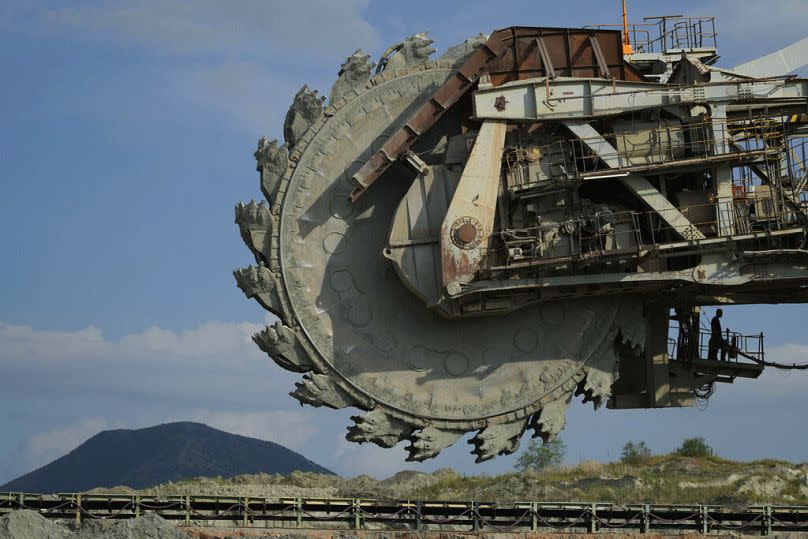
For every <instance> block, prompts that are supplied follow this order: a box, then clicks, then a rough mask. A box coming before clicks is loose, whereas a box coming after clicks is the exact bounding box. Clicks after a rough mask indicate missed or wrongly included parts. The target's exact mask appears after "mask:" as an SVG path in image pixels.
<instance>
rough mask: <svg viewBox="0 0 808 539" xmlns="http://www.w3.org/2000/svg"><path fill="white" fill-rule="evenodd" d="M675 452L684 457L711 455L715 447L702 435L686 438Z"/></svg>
mask: <svg viewBox="0 0 808 539" xmlns="http://www.w3.org/2000/svg"><path fill="white" fill-rule="evenodd" d="M675 453H676V454H677V455H681V456H683V457H709V456H710V455H712V454H713V448H712V447H710V446H709V445H708V444H707V442H706V441H705V440H704V438H702V437H701V436H697V437H696V438H685V440H684V441H683V442H682V445H680V446H679V447H678V448H677V449H676V451H675Z"/></svg>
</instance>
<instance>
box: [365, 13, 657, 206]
mask: <svg viewBox="0 0 808 539" xmlns="http://www.w3.org/2000/svg"><path fill="white" fill-rule="evenodd" d="M622 47H623V45H622V39H621V37H620V32H616V31H613V30H587V29H573V28H535V27H521V26H513V27H510V28H504V29H502V30H497V31H495V32H494V33H493V34H491V37H490V38H489V39H488V41H486V42H485V43H484V44H483V45H482V46H481V47H479V48H478V49H477V51H476V52H474V54H472V55H471V57H470V58H469V59H468V60H466V62H465V63H464V64H463V65H461V66H460V68H459V69H458V70H457V71H456V72H455V73H454V74H453V76H452V77H451V78H450V79H449V80H448V81H446V83H444V84H443V86H441V87H440V88H439V89H438V90H437V91H436V92H435V94H434V95H433V96H432V97H431V98H430V99H429V101H427V102H426V103H424V105H423V106H422V107H421V108H420V109H418V111H416V112H415V113H414V114H413V115H412V116H411V117H410V119H409V120H407V122H406V123H405V124H404V125H403V126H402V127H401V129H399V130H398V131H396V132H395V133H394V134H393V135H392V136H391V137H390V138H389V139H388V140H387V142H386V143H385V144H384V145H383V146H382V147H381V148H380V149H379V150H378V151H376V152H375V153H374V154H373V155H372V156H371V157H370V159H369V160H368V161H367V162H366V163H365V164H364V165H363V166H362V168H360V169H359V170H358V171H357V172H356V173H355V174H354V175H353V180H354V181H355V182H356V183H357V184H358V185H357V186H356V188H355V189H354V190H353V191H352V192H351V195H350V197H349V198H350V200H351V202H356V201H357V200H358V199H359V197H361V196H362V195H363V194H364V192H365V191H367V190H368V188H369V187H370V186H371V185H373V184H374V183H375V182H376V180H378V179H379V177H381V175H382V174H384V172H385V171H386V170H387V169H389V168H390V166H392V164H393V163H395V162H396V160H397V159H398V158H399V157H401V155H402V154H404V152H406V151H407V150H408V149H409V148H410V147H411V146H412V145H413V143H414V142H415V141H416V140H418V138H419V137H421V136H422V135H423V134H424V133H426V132H427V131H428V130H429V128H431V127H432V126H433V125H435V122H437V121H438V120H439V119H440V118H441V117H442V116H443V114H444V113H445V112H446V110H448V109H449V107H451V106H452V105H454V104H455V103H457V101H458V100H459V99H460V98H461V97H462V96H463V94H465V93H466V92H467V91H468V90H470V89H471V88H472V87H473V86H474V85H475V84H476V83H477V81H478V80H479V79H480V76H481V75H482V74H483V73H487V74H488V75H489V76H490V80H491V83H492V84H493V85H494V86H498V85H500V84H504V83H506V82H510V81H513V80H523V79H530V78H536V77H545V76H557V75H560V76H565V77H614V78H617V79H620V80H631V81H642V80H645V78H644V77H643V76H642V75H641V74H640V73H639V72H638V71H637V70H636V69H634V68H633V67H631V66H630V65H629V64H627V63H626V62H625V61H624V60H623V50H622ZM503 106H504V104H503Z"/></svg>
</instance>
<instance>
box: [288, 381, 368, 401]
mask: <svg viewBox="0 0 808 539" xmlns="http://www.w3.org/2000/svg"><path fill="white" fill-rule="evenodd" d="M289 394H290V395H291V396H293V397H294V398H296V399H297V400H299V401H300V404H304V403H305V404H311V405H312V406H315V407H320V406H328V407H329V408H335V409H339V408H347V407H348V406H355V405H356V404H357V403H356V402H354V401H353V400H352V399H351V397H350V395H348V393H346V392H345V390H343V389H342V388H340V387H338V386H337V385H336V384H334V382H333V381H332V380H331V378H330V377H329V376H328V375H327V374H307V375H305V376H304V377H303V380H302V381H301V382H298V383H296V384H295V390H294V391H292V392H291V393H289Z"/></svg>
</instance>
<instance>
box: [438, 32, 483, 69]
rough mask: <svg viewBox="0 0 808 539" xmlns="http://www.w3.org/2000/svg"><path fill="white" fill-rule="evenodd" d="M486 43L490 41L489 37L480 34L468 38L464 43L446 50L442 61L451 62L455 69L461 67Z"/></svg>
mask: <svg viewBox="0 0 808 539" xmlns="http://www.w3.org/2000/svg"><path fill="white" fill-rule="evenodd" d="M486 41H488V36H487V35H485V34H483V33H482V32H480V33H479V34H477V35H476V36H473V37H470V38H468V39H467V40H465V41H464V42H463V43H460V44H458V45H455V46H453V47H449V48H448V49H446V52H444V53H443V54H442V55H441V57H440V59H441V60H451V61H452V67H453V68H456V67H459V66H461V65H462V64H463V62H465V61H466V59H467V58H468V57H469V56H471V54H472V53H473V52H474V51H476V50H477V49H478V48H480V47H481V46H482V45H483V43H485V42H486Z"/></svg>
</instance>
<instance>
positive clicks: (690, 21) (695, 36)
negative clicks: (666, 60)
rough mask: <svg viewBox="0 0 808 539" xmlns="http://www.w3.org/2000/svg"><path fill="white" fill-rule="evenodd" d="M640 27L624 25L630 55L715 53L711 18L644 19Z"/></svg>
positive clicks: (671, 17)
mask: <svg viewBox="0 0 808 539" xmlns="http://www.w3.org/2000/svg"><path fill="white" fill-rule="evenodd" d="M645 20H646V21H648V22H646V23H644V24H630V25H629V26H628V32H629V37H630V40H631V46H632V47H633V49H634V51H633V52H634V53H635V54H636V53H640V54H641V53H660V54H666V53H677V52H681V51H692V50H697V49H707V50H715V49H716V48H717V38H718V33H717V32H716V29H715V17H682V16H678V15H677V16H665V17H646V18H645ZM587 28H623V25H618V24H595V25H589V26H588V27H587Z"/></svg>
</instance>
